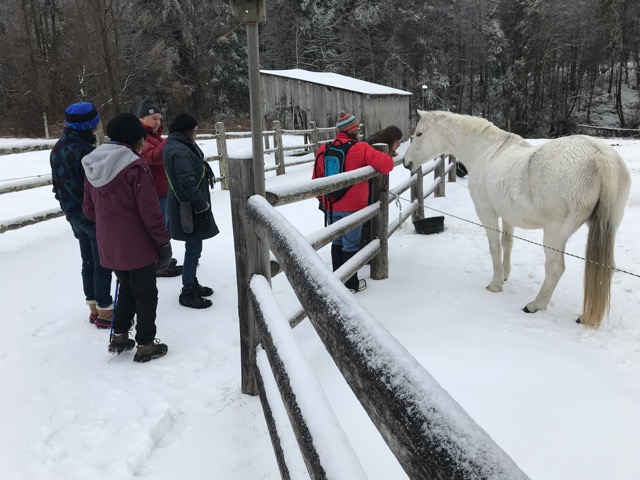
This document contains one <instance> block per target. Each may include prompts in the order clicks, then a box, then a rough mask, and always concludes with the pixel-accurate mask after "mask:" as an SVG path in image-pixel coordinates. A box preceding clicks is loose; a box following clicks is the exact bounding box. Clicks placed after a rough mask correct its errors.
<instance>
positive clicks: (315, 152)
mask: <svg viewBox="0 0 640 480" xmlns="http://www.w3.org/2000/svg"><path fill="white" fill-rule="evenodd" d="M309 126H310V127H311V143H313V156H314V157H315V156H316V155H318V149H319V148H320V140H319V139H318V125H317V124H316V122H309Z"/></svg>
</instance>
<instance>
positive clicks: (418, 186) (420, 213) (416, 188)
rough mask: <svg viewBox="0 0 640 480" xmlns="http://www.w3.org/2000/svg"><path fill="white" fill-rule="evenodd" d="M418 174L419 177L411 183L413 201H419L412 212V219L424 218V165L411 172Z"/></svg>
mask: <svg viewBox="0 0 640 480" xmlns="http://www.w3.org/2000/svg"><path fill="white" fill-rule="evenodd" d="M414 173H415V174H416V175H417V176H418V179H417V180H416V181H415V182H414V183H413V185H411V203H414V202H415V201H416V200H417V201H418V208H416V209H415V210H414V211H413V213H412V214H411V220H412V221H414V222H415V221H416V220H420V219H421V218H424V175H423V174H422V166H419V167H418V168H417V169H416V170H414V171H413V172H411V175H413V174H414Z"/></svg>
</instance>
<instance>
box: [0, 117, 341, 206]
mask: <svg viewBox="0 0 640 480" xmlns="http://www.w3.org/2000/svg"><path fill="white" fill-rule="evenodd" d="M309 124H310V128H309V129H306V130H283V129H282V128H281V126H280V125H281V124H280V122H278V121H276V122H273V125H274V130H268V131H265V132H263V133H262V136H263V138H264V142H265V150H264V153H265V154H268V153H273V154H274V157H275V160H276V165H275V166H269V167H266V168H265V172H270V171H273V170H276V173H277V175H284V174H285V173H286V171H285V167H286V166H294V165H301V164H303V163H309V162H312V161H313V159H303V160H298V161H296V160H293V161H289V162H288V163H286V164H285V156H284V152H286V151H306V152H314V154H315V152H317V151H318V148H319V147H320V145H321V144H322V143H324V142H326V141H328V140H329V139H331V138H333V137H334V136H335V134H336V129H335V127H332V128H317V127H316V123H315V122H310V123H309ZM283 135H294V136H301V137H303V143H302V144H300V145H293V146H288V147H285V146H284V143H283V139H282V137H283ZM199 138H213V139H215V140H216V146H217V149H218V154H217V155H212V156H208V157H206V158H205V160H207V161H208V162H213V161H217V162H219V169H220V176H219V177H218V178H217V180H218V181H220V184H221V188H222V189H223V190H228V189H229V182H228V177H227V160H228V158H229V154H228V151H229V149H228V145H227V141H228V140H233V139H238V138H251V132H227V131H226V130H225V127H224V123H222V122H218V123H216V133H215V134H205V135H200V136H199ZM272 143H273V148H270V145H271V144H272ZM24 148H25V151H26V150H28V149H30V150H43V149H45V146H42V145H39V146H36V147H33V146H32V147H24ZM48 148H51V146H48ZM46 185H51V174H49V173H47V174H42V175H35V176H33V177H28V178H22V179H16V180H11V181H7V182H3V185H1V186H0V195H2V194H4V193H12V192H18V191H21V190H28V189H30V188H38V187H43V186H46Z"/></svg>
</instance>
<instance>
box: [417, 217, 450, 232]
mask: <svg viewBox="0 0 640 480" xmlns="http://www.w3.org/2000/svg"><path fill="white" fill-rule="evenodd" d="M413 226H414V227H416V233H419V234H421V235H430V234H432V233H440V232H442V231H443V230H444V217H427V218H421V219H420V220H416V221H415V222H413Z"/></svg>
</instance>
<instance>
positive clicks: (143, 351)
mask: <svg viewBox="0 0 640 480" xmlns="http://www.w3.org/2000/svg"><path fill="white" fill-rule="evenodd" d="M168 350H169V347H167V346H166V345H165V344H164V343H160V340H159V339H157V338H156V339H154V340H153V342H151V343H149V344H147V345H138V350H136V354H135V355H134V356H133V361H134V362H140V363H144V362H148V361H149V360H155V359H156V358H160V357H164V356H165V355H166V354H167V351H168Z"/></svg>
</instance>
